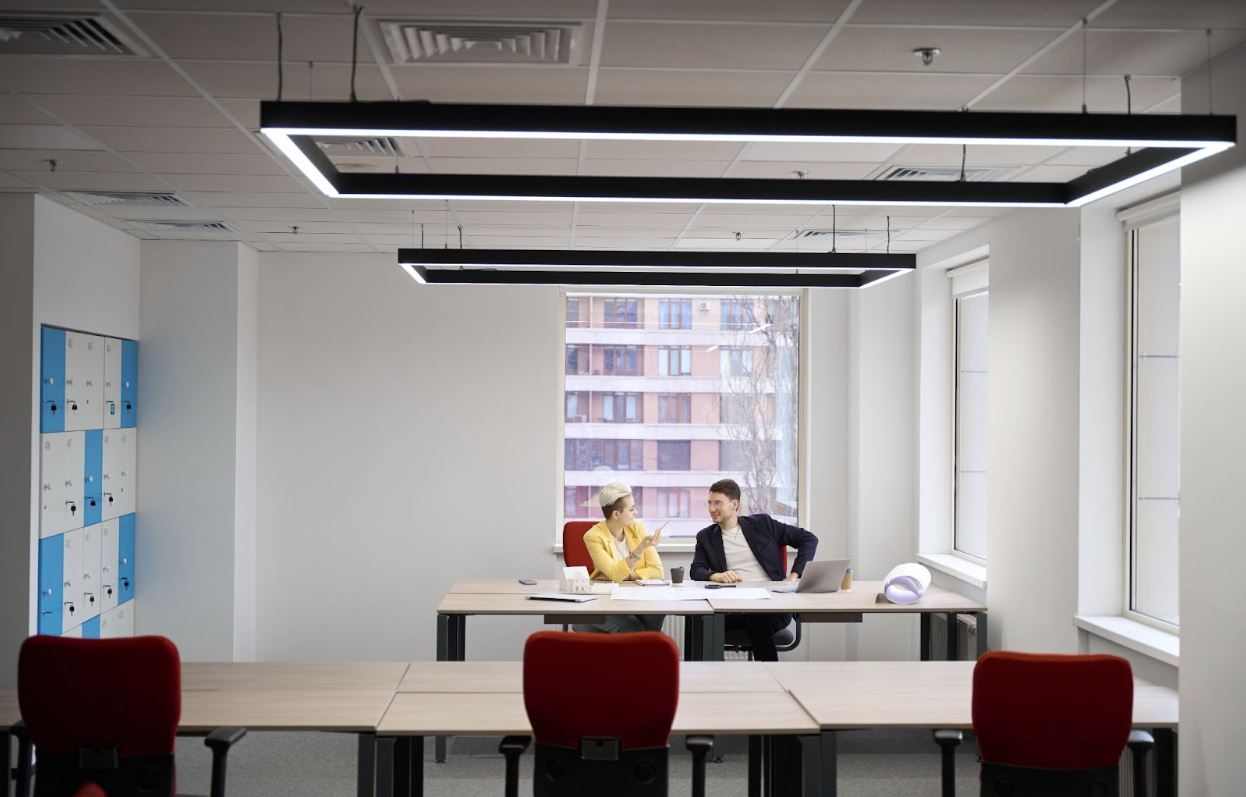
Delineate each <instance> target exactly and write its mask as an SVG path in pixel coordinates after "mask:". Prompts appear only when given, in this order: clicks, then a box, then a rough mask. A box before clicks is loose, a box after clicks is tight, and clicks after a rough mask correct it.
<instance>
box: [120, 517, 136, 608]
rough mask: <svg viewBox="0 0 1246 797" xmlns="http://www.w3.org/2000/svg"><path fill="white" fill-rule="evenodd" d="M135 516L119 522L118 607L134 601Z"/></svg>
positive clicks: (123, 518)
mask: <svg viewBox="0 0 1246 797" xmlns="http://www.w3.org/2000/svg"><path fill="white" fill-rule="evenodd" d="M134 525H135V524H134V515H126V516H125V517H122V518H119V519H118V521H117V528H118V531H117V605H121V604H123V603H125V602H126V601H130V600H133V599H134Z"/></svg>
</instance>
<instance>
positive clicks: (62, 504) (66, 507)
mask: <svg viewBox="0 0 1246 797" xmlns="http://www.w3.org/2000/svg"><path fill="white" fill-rule="evenodd" d="M85 447H86V446H85V436H84V433H83V432H58V433H55V434H45V435H40V463H39V471H40V479H39V502H40V508H39V536H40V537H50V536H52V535H54V534H61V533H63V532H66V531H69V530H70V529H76V528H81V527H82V526H83V523H84V520H83V518H84V514H83V503H84V492H83V487H82V480H83V476H84V474H85V470H86V452H85Z"/></svg>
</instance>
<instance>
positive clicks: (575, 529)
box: [562, 520, 597, 573]
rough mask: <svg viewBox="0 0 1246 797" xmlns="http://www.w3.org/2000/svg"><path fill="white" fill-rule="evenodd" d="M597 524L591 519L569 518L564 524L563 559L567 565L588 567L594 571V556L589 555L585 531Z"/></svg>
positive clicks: (590, 571) (590, 570)
mask: <svg viewBox="0 0 1246 797" xmlns="http://www.w3.org/2000/svg"><path fill="white" fill-rule="evenodd" d="M596 525H597V524H596V523H594V522H593V521H591V520H568V521H567V522H566V523H564V524H563V525H562V560H563V562H564V563H565V564H566V565H567V567H587V568H588V572H589V573H592V572H593V557H591V556H589V555H588V546H587V545H585V544H584V533H585V532H587V531H588V530H589V529H591V528H592V527H593V526H596Z"/></svg>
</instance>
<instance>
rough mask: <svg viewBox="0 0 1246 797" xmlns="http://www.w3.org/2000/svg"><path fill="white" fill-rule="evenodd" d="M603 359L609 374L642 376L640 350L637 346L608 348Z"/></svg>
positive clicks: (606, 371) (603, 351) (603, 354)
mask: <svg viewBox="0 0 1246 797" xmlns="http://www.w3.org/2000/svg"><path fill="white" fill-rule="evenodd" d="M602 358H603V367H604V369H605V373H607V374H611V375H614V376H640V348H639V347H637V346H606V347H605V348H604V349H603V350H602Z"/></svg>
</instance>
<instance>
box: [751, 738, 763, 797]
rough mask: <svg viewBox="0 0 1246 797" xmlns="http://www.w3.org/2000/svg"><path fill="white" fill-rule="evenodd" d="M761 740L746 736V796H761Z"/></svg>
mask: <svg viewBox="0 0 1246 797" xmlns="http://www.w3.org/2000/svg"><path fill="white" fill-rule="evenodd" d="M761 740H762V737H760V736H757V735H753V736H750V737H748V797H761Z"/></svg>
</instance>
